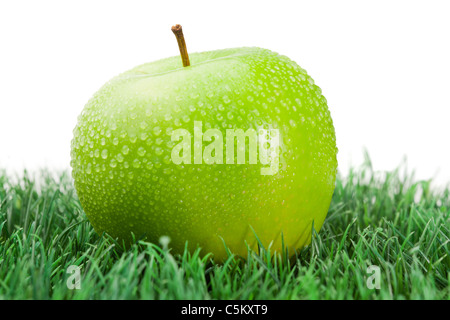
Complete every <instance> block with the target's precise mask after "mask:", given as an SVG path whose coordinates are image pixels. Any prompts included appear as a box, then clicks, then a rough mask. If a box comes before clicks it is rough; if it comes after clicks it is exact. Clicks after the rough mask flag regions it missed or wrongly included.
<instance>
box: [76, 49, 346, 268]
mask: <svg viewBox="0 0 450 320" xmlns="http://www.w3.org/2000/svg"><path fill="white" fill-rule="evenodd" d="M239 130H241V131H239ZM208 132H209V133H208ZM233 132H234V133H235V134H236V133H244V136H243V139H241V140H240V141H239V138H242V136H241V137H237V136H235V137H233V136H232V135H231V133H233ZM253 133H256V135H255V134H254V135H253V136H252V135H251V134H253ZM245 135H246V136H245ZM270 137H276V139H277V140H273V139H272V140H271V138H270ZM234 138H235V139H234ZM264 138H266V140H264ZM255 139H257V142H256V145H257V148H256V149H255V148H254V146H255ZM261 141H263V142H261ZM230 144H231V145H230ZM225 145H226V147H225ZM221 148H222V149H221ZM255 150H256V151H255ZM252 152H253V156H252ZM255 152H256V154H255ZM336 153H337V148H336V139H335V131H334V127H333V122H332V119H331V116H330V112H329V110H328V107H327V101H326V99H325V98H324V96H323V95H322V92H321V90H320V89H319V87H318V86H316V85H315V84H314V81H313V80H312V79H311V77H310V76H309V75H308V74H307V73H306V72H305V70H304V69H302V68H301V67H299V66H298V65H297V64H296V63H295V62H293V61H291V60H290V59H289V58H287V57H285V56H282V55H279V54H277V53H274V52H272V51H269V50H266V49H261V48H254V47H253V48H234V49H225V50H217V51H210V52H202V53H194V54H192V55H190V66H186V67H183V66H182V65H181V63H180V57H179V56H175V57H170V58H167V59H163V60H159V61H155V62H151V63H146V64H143V65H140V66H138V67H136V68H134V69H132V70H130V71H127V72H125V73H122V74H121V75H119V76H117V77H115V78H113V79H112V80H110V81H109V82H108V83H106V84H105V85H104V86H103V87H102V88H101V89H100V90H99V91H98V92H97V93H95V94H94V96H93V97H92V98H91V99H90V100H89V102H88V103H87V104H86V106H85V108H84V110H83V111H82V113H81V115H80V116H79V118H78V123H77V125H76V127H75V129H74V137H73V140H72V144H71V158H72V160H71V166H72V169H73V170H72V175H73V178H74V183H75V187H76V190H77V194H78V196H79V199H80V201H81V204H82V206H83V208H84V210H85V212H86V214H87V216H88V218H89V220H90V222H91V223H92V225H93V226H94V228H95V230H96V231H97V232H98V233H102V232H106V233H108V234H110V235H111V236H112V237H117V238H119V239H120V240H123V241H125V242H126V243H129V242H130V241H131V240H132V239H133V237H132V234H134V236H135V237H141V236H146V238H147V239H148V240H149V241H152V242H158V239H159V238H160V237H161V236H169V237H170V239H171V242H170V245H171V248H172V250H173V251H174V252H176V253H177V252H182V251H183V249H184V247H185V244H186V241H187V242H188V247H189V248H190V249H191V250H192V249H195V248H196V246H197V245H198V246H200V247H201V248H202V252H203V253H208V252H212V253H213V254H214V256H215V258H216V259H218V260H220V259H223V258H224V257H226V251H225V247H224V243H225V244H226V245H227V247H228V248H229V249H230V250H231V251H232V252H234V253H236V254H239V255H242V256H246V252H247V248H246V245H248V246H249V247H251V248H255V246H256V238H255V234H256V235H257V236H258V237H259V239H260V240H261V241H262V243H263V244H264V245H265V246H268V245H271V246H272V250H280V249H281V246H282V237H283V241H284V244H285V246H287V247H288V249H289V250H290V252H293V251H294V250H295V249H298V248H301V247H303V246H304V245H306V244H308V243H309V241H310V238H311V230H312V224H313V223H314V228H315V229H316V230H317V231H319V230H320V228H321V226H322V224H323V221H324V219H325V217H326V214H327V211H328V208H329V205H330V201H331V197H332V194H333V190H334V184H335V178H336V169H337V160H336ZM264 154H265V156H264ZM268 168H270V170H268ZM264 170H265V171H264Z"/></svg>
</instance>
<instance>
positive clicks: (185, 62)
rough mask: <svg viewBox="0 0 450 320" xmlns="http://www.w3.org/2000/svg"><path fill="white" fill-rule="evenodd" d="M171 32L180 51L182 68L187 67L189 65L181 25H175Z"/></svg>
mask: <svg viewBox="0 0 450 320" xmlns="http://www.w3.org/2000/svg"><path fill="white" fill-rule="evenodd" d="M172 32H173V33H174V34H175V37H176V38H177V42H178V48H179V49H180V55H181V61H182V62H183V67H189V66H190V65H191V63H190V62H189V55H188V52H187V48H186V42H185V41H184V35H183V29H182V28H181V25H179V24H177V25H175V26H173V27H172Z"/></svg>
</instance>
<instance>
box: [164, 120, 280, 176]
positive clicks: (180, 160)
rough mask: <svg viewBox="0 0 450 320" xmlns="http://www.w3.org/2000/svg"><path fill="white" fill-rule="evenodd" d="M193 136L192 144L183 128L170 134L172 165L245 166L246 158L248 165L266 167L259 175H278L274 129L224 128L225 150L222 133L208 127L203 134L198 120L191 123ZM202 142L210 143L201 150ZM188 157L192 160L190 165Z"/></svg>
mask: <svg viewBox="0 0 450 320" xmlns="http://www.w3.org/2000/svg"><path fill="white" fill-rule="evenodd" d="M193 135H194V141H193V142H192V135H191V133H190V132H189V131H188V130H187V129H184V128H180V129H176V130H174V131H173V132H172V136H171V140H172V142H179V143H178V144H176V145H175V146H174V147H173V149H172V153H171V159H172V162H173V163H174V164H192V163H193V164H208V165H212V164H246V158H248V164H249V165H257V164H258V158H259V163H260V164H261V165H263V166H266V167H262V168H261V175H274V174H276V173H277V172H278V167H279V162H280V150H279V145H280V133H279V130H278V129H272V128H269V129H263V128H259V129H258V132H257V131H256V130H255V129H253V128H250V129H247V130H245V131H244V130H243V129H226V130H225V149H224V134H223V133H222V131H221V130H219V129H214V128H210V129H208V130H206V131H205V132H203V123H202V121H194V128H193ZM213 138H214V139H213ZM204 141H205V142H210V143H209V144H208V145H206V146H205V147H204V148H203V142H204ZM247 141H248V144H247ZM192 144H193V148H192ZM235 146H236V147H235ZM247 146H248V147H247ZM235 149H236V150H235ZM192 150H193V152H192ZM224 150H225V152H224ZM247 150H248V157H247V156H246V151H247ZM235 151H236V153H235ZM192 153H193V157H192ZM224 153H225V162H224ZM258 155H259V157H258ZM192 158H194V159H193V160H194V161H193V162H192Z"/></svg>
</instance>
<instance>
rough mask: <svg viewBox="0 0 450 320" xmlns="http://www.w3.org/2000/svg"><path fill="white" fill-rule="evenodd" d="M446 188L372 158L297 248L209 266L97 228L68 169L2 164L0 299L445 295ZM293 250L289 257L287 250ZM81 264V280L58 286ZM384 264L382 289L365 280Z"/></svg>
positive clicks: (449, 292)
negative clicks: (34, 172)
mask: <svg viewBox="0 0 450 320" xmlns="http://www.w3.org/2000/svg"><path fill="white" fill-rule="evenodd" d="M449 220H450V198H449V189H448V188H447V189H445V190H443V191H439V192H437V191H434V190H432V189H431V188H430V181H419V182H415V181H414V180H413V178H412V175H411V174H408V173H407V172H406V169H405V168H404V166H401V167H400V169H399V170H396V171H394V172H389V173H377V172H373V170H372V168H371V165H370V161H369V160H367V161H366V163H365V164H364V165H363V166H361V167H360V168H358V169H355V170H351V171H350V172H349V173H348V174H346V175H345V178H342V177H339V178H338V180H337V183H336V190H335V193H334V196H333V200H332V203H331V206H330V209H329V213H328V217H327V219H326V222H325V224H324V226H323V228H322V230H321V231H320V233H319V234H318V235H317V234H316V235H315V236H313V239H312V244H311V245H310V246H309V247H307V248H304V249H303V250H301V251H300V252H297V253H295V254H294V255H293V256H292V254H291V253H286V252H282V253H277V254H273V252H271V251H270V248H262V247H261V248H260V250H259V255H258V254H256V253H255V252H249V253H248V257H247V260H246V261H243V260H242V259H240V258H238V257H232V256H231V257H230V258H229V259H228V260H227V261H226V262H225V263H223V264H215V263H213V262H212V261H211V260H210V259H209V256H206V257H203V258H202V257H200V256H199V252H198V251H197V252H195V253H193V254H189V253H188V252H185V253H184V254H183V255H182V256H173V255H171V254H170V250H168V249H167V246H166V245H163V246H161V247H160V246H158V245H156V244H151V243H148V242H143V241H141V242H139V243H138V244H136V245H134V246H132V247H131V248H129V249H128V250H124V249H123V248H121V246H120V245H118V244H117V243H116V242H115V241H114V240H113V239H111V238H109V237H108V236H106V235H103V236H98V235H97V234H96V233H95V232H94V230H93V228H92V226H91V225H90V223H89V221H88V220H87V219H86V216H85V214H84V212H83V209H82V207H81V205H80V203H79V201H78V199H77V196H76V193H75V191H74V188H73V185H72V182H71V179H70V175H69V174H67V173H63V174H61V175H59V177H58V178H56V179H55V178H52V175H51V174H49V173H46V172H42V173H41V174H40V175H39V177H38V178H31V175H30V174H27V173H26V172H25V173H24V174H23V175H22V176H20V177H10V176H8V175H7V174H6V173H5V172H3V173H0V299H447V300H448V299H449V298H450V286H449V281H450V272H449V271H450V268H449V266H450V256H449V238H450V230H449V229H450V228H449ZM289 256H292V257H291V258H289ZM70 265H77V266H80V267H81V289H80V290H70V289H68V288H67V286H66V281H67V278H68V277H69V276H70V274H68V273H67V268H68V266H70ZM370 265H376V266H378V267H379V268H380V271H381V282H380V286H381V287H380V290H377V289H369V288H368V287H367V285H366V281H367V278H368V277H369V276H370V275H371V273H367V267H368V266H370Z"/></svg>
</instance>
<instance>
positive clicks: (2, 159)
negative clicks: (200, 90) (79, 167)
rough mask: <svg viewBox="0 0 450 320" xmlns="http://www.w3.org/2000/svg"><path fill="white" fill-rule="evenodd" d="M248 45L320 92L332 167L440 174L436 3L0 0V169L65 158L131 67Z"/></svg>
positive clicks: (441, 84)
mask: <svg viewBox="0 0 450 320" xmlns="http://www.w3.org/2000/svg"><path fill="white" fill-rule="evenodd" d="M176 23H180V24H182V25H183V29H184V32H185V37H186V41H187V47H188V50H189V51H190V52H195V51H205V50H214V49H222V48H229V47H240V46H260V47H264V48H267V49H271V50H273V51H277V52H279V53H281V54H284V55H287V56H288V57H290V58H291V59H293V60H295V61H296V62H297V63H298V64H300V65H301V66H302V67H303V68H305V69H306V70H307V71H308V73H309V74H310V75H311V76H312V77H313V78H314V79H315V81H316V83H317V84H318V85H319V86H320V87H321V88H322V90H323V93H324V95H325V97H326V98H327V100H328V104H329V108H330V110H331V114H332V117H333V119H334V124H335V128H336V134H337V142H338V147H339V150H340V151H339V156H338V160H339V167H340V170H341V171H342V172H343V173H344V174H345V172H346V171H347V170H348V167H349V165H351V164H356V165H358V164H360V163H361V162H362V158H363V148H364V147H365V148H367V150H368V152H369V154H370V156H371V158H372V162H373V166H374V168H375V169H376V170H390V169H393V168H395V167H396V166H397V165H398V164H399V163H400V162H401V161H402V159H403V157H404V156H406V157H407V161H408V167H409V168H411V169H415V170H416V177H417V178H420V179H428V178H431V177H435V178H436V179H437V183H438V184H446V183H448V182H449V181H450V166H449V160H450V147H449V143H448V138H449V136H450V134H449V128H448V124H449V121H450V117H449V116H450V111H449V110H450V1H434V0H426V1H413V0H408V1H394V0H390V1H381V0H377V1H362V0H355V1H336V0H331V1H318V0H314V1H282V0H276V1H275V0H272V1H262V0H258V1H249V0H245V1H244V0H240V1H234V0H227V1H211V0H209V1H186V0H185V1H175V0H171V1H130V0H127V1H111V0H108V1H93V0H90V1H80V0H78V1H62V0H58V1H42V0H40V1H20V0H19V1H17V0H16V1H1V2H0V168H6V170H7V171H8V172H10V173H12V172H14V171H16V172H17V171H20V170H22V169H23V168H27V169H31V170H35V169H37V168H41V167H48V168H51V169H57V170H60V169H65V168H69V161H70V155H69V154H70V140H71V138H72V129H73V127H74V126H75V123H76V118H77V116H78V114H79V113H80V112H81V110H82V108H83V106H84V104H85V103H86V102H87V100H88V99H89V98H90V97H91V95H92V94H93V93H94V92H95V91H96V90H97V89H99V88H100V86H101V85H103V84H104V83H105V82H106V81H108V80H109V79H110V78H112V77H113V76H115V75H117V74H119V73H121V72H123V71H126V70H128V69H130V68H132V67H134V66H136V65H138V64H141V63H145V62H150V61H153V60H157V59H160V58H165V57H168V56H173V55H177V54H178V47H177V44H176V41H175V37H174V35H173V34H172V32H171V31H170V27H171V26H172V25H173V24H176Z"/></svg>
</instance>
